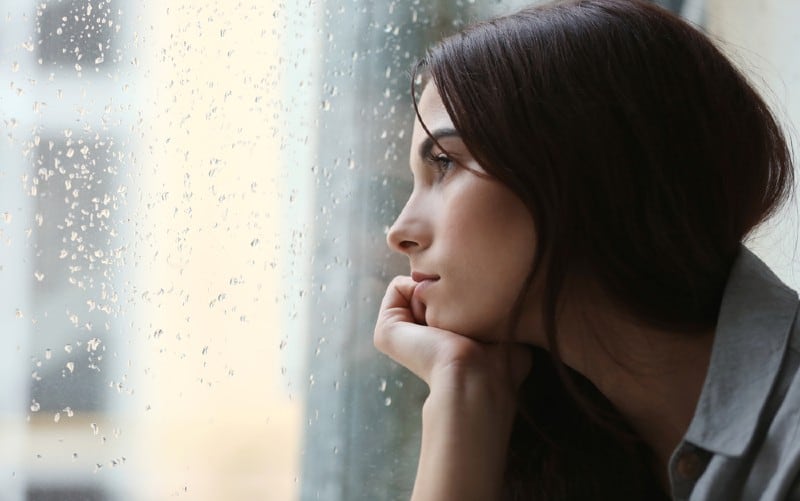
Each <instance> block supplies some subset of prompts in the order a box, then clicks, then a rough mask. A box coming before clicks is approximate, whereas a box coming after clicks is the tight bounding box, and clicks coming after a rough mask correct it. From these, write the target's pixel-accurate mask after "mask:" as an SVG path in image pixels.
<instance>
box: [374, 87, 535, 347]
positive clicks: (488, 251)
mask: <svg viewBox="0 0 800 501" xmlns="http://www.w3.org/2000/svg"><path fill="white" fill-rule="evenodd" d="M419 113H420V115H421V117H422V120H423V121H424V123H425V125H426V126H427V127H428V130H429V131H430V132H431V134H432V135H433V136H434V137H436V139H437V141H438V142H439V144H440V145H441V146H442V148H444V149H445V150H446V152H444V151H441V150H440V149H439V148H438V147H437V146H436V145H435V144H433V142H432V141H431V140H430V138H429V137H428V136H427V134H426V133H425V131H424V130H423V129H422V126H421V125H420V123H419V121H416V122H415V124H414V132H413V136H412V140H411V157H410V166H411V172H412V174H413V177H414V190H413V192H412V193H411V196H410V197H409V199H408V202H407V203H406V205H405V207H404V208H403V211H402V212H401V213H400V216H398V218H397V220H396V221H395V223H394V224H393V225H392V227H391V229H390V230H389V234H388V236H387V241H388V243H389V246H390V247H391V248H392V249H394V250H396V251H398V252H402V253H403V254H405V255H407V256H408V259H409V262H410V264H411V272H412V278H414V280H415V281H417V282H420V285H419V286H417V289H416V290H415V291H414V296H413V298H414V299H413V300H412V307H414V311H415V317H416V318H417V319H418V320H420V321H422V320H423V319H424V321H425V322H426V323H427V324H428V325H430V326H433V327H438V328H441V329H446V330H450V331H453V332H456V333H459V334H462V335H465V336H469V337H473V338H476V339H483V340H492V339H494V340H496V339H499V338H501V337H504V336H505V334H506V332H507V327H508V323H507V321H508V319H509V314H510V312H511V309H512V307H513V305H514V302H515V300H516V298H517V296H518V294H519V293H520V290H521V288H522V286H523V282H524V281H525V278H526V276H527V275H528V272H529V271H530V266H531V263H532V262H533V257H534V250H535V233H534V224H533V219H532V218H531V215H530V212H529V211H528V210H527V208H526V207H525V205H524V204H523V203H522V201H521V200H520V199H519V198H518V197H517V196H516V195H514V194H513V193H512V192H511V190H510V189H508V188H507V187H506V186H505V185H503V184H501V183H500V182H498V181H496V180H494V179H493V178H489V177H481V176H479V175H476V174H475V172H472V171H476V172H480V173H485V171H484V170H483V169H482V168H481V166H480V165H479V164H478V163H477V162H476V161H475V159H473V158H472V156H471V154H470V152H469V151H468V150H467V148H466V146H465V145H464V143H463V142H462V141H461V139H460V138H459V135H458V132H457V131H456V130H455V127H454V126H453V122H452V121H451V120H450V117H449V116H448V114H447V111H446V110H445V108H444V105H443V104H442V101H441V98H440V97H439V95H438V92H437V91H436V88H435V87H434V86H433V85H432V84H429V85H427V86H426V88H425V90H424V91H423V93H422V96H421V97H420V100H419ZM425 278H428V280H425Z"/></svg>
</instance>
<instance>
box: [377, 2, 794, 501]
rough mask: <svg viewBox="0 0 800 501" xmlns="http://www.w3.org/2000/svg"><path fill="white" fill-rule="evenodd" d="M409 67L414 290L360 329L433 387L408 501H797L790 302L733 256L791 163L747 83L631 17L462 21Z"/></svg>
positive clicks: (670, 27) (750, 258) (680, 33)
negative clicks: (412, 79) (371, 332)
mask: <svg viewBox="0 0 800 501" xmlns="http://www.w3.org/2000/svg"><path fill="white" fill-rule="evenodd" d="M415 73H418V74H419V76H420V77H421V81H422V82H423V83H422V85H420V88H421V89H422V92H421V95H420V96H419V98H418V100H417V99H416V94H415V101H414V103H415V108H416V110H417V121H416V123H415V124H414V131H413V137H412V147H411V159H410V165H411V170H412V172H413V176H414V189H413V192H412V194H411V197H410V198H409V200H408V203H407V204H406V206H405V208H404V209H403V211H402V213H401V214H400V216H399V217H398V219H397V221H396V222H395V223H394V225H393V226H392V228H391V229H390V231H389V234H388V243H389V245H390V246H391V247H392V248H393V249H395V250H396V251H398V252H401V253H403V254H405V255H406V256H408V259H409V261H410V265H411V275H410V276H400V277H396V278H395V279H394V280H393V281H392V282H391V283H390V284H389V287H388V289H387V291H386V295H385V297H384V299H383V302H382V305H381V309H380V312H379V317H378V321H377V325H376V328H375V345H376V346H377V348H378V349H379V350H381V351H382V352H384V353H385V354H387V355H388V356H390V357H392V358H393V359H394V360H396V361H397V362H398V363H400V364H402V365H404V366H405V367H407V368H408V369H410V370H411V371H413V372H414V373H415V374H417V375H418V376H419V377H421V378H422V379H423V380H425V382H426V383H427V384H428V385H429V387H430V394H429V396H428V397H427V400H426V401H425V404H424V407H423V423H422V445H421V450H420V458H419V466H418V473H417V478H416V482H415V485H414V491H413V496H412V497H413V499H414V500H415V501H424V500H436V501H446V500H458V501H465V500H480V501H486V500H494V499H526V500H533V499H535V500H554V499H559V500H560V499H595V500H596V499H614V500H620V499H638V500H641V499H648V500H649V499H659V498H667V497H670V498H672V499H693V500H694V499H709V500H710V499H714V500H717V499H724V500H728V499H769V500H778V499H800V477H799V476H800V372H798V370H797V369H798V365H800V325H799V323H798V321H797V315H798V301H797V295H796V293H795V292H794V291H792V290H791V289H789V288H788V287H786V286H785V285H783V284H782V283H781V282H780V281H779V280H778V279H777V278H776V277H775V276H774V275H773V274H772V273H771V272H770V270H769V269H768V268H767V267H766V266H765V265H764V264H763V263H762V262H761V261H760V260H759V259H758V258H757V257H756V256H755V255H753V254H752V253H751V252H750V251H748V250H747V249H746V248H745V247H744V246H743V245H742V241H743V240H744V239H745V237H746V236H747V235H748V234H749V233H750V232H751V231H752V230H753V229H754V228H755V227H756V226H757V225H758V224H759V223H761V222H762V221H764V220H765V219H767V218H768V217H769V216H770V215H771V214H773V213H774V212H775V211H776V209H777V208H778V207H779V206H780V205H781V204H782V203H783V202H784V201H785V200H786V199H788V198H789V196H790V191H791V186H792V182H793V173H792V165H791V160H790V154H789V152H788V150H787V145H786V142H785V140H784V137H783V135H782V132H781V130H780V128H779V126H778V125H777V124H776V121H775V119H774V118H773V116H772V115H771V113H770V111H769V110H768V108H767V106H766V105H765V104H764V102H763V101H762V99H761V98H760V97H759V96H758V95H757V94H756V93H755V92H754V91H753V89H752V88H751V86H750V85H749V84H748V83H747V82H746V80H745V78H744V77H743V76H742V75H741V74H740V73H739V72H738V71H737V70H736V69H735V68H734V67H733V66H732V65H731V63H730V62H729V61H728V60H727V59H726V58H725V57H724V56H723V55H722V54H721V53H720V52H719V51H718V50H717V49H716V48H715V47H714V46H713V44H712V43H710V42H709V40H708V39H707V38H706V37H705V36H704V35H702V34H701V33H699V32H698V31H697V30H696V29H694V28H693V27H691V26H689V25H687V24H686V23H685V22H683V21H681V20H680V19H678V18H676V17H675V16H673V15H671V14H669V13H668V12H666V11H664V10H662V9H660V8H658V7H655V6H653V5H651V4H649V3H646V2H643V1H631V0H573V1H567V2H559V3H555V4H550V5H547V6H543V7H537V8H530V9H526V10H523V11H521V12H519V13H517V14H514V15H511V16H507V17H502V18H498V19H494V20H491V21H488V22H485V23H481V24H478V25H475V26H472V27H470V28H468V29H467V30H466V31H464V32H463V33H460V34H458V35H456V36H453V37H451V38H448V39H445V40H444V41H442V42H441V43H439V44H438V45H437V46H436V47H434V48H433V49H432V50H431V51H430V52H429V54H428V56H427V57H426V58H425V59H424V60H423V61H422V62H421V63H420V64H419V65H418V67H417V72H415ZM413 87H414V86H413V85H412V93H413V92H415V91H414V88H413ZM417 90H419V89H417Z"/></svg>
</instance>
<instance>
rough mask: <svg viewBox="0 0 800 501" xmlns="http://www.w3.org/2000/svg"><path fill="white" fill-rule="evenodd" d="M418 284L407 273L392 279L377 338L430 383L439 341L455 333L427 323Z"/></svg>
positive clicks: (378, 343) (382, 346) (385, 350)
mask: <svg viewBox="0 0 800 501" xmlns="http://www.w3.org/2000/svg"><path fill="white" fill-rule="evenodd" d="M417 285H418V284H417V282H414V281H413V280H412V279H411V278H410V277H405V276H399V277H395V278H394V279H393V280H392V281H391V283H390V284H389V286H388V287H387V288H386V294H385V295H384V297H383V300H382V301H381V309H380V312H379V313H378V321H377V323H376V325H375V333H374V338H373V341H374V343H375V347H376V348H377V349H378V350H380V351H381V352H383V353H384V354H386V355H387V356H389V357H390V358H391V359H393V360H394V361H395V362H397V363H399V364H401V365H403V366H405V367H406V368H407V369H409V370H410V371H411V372H413V373H414V374H416V375H417V376H418V377H419V378H421V379H422V380H424V381H426V382H429V375H430V368H431V367H432V366H433V365H434V364H435V362H434V358H435V357H436V354H437V351H438V349H439V348H438V347H437V344H438V343H441V342H442V339H441V337H442V335H444V336H452V335H454V334H452V333H449V332H447V331H443V330H440V329H434V328H431V327H426V326H425V325H424V316H425V306H424V305H423V304H422V303H421V302H420V301H419V300H418V299H417V298H414V297H413V296H414V289H415V288H416V286H417ZM419 320H422V321H421V322H420V321H419Z"/></svg>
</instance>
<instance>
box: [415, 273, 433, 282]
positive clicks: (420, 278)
mask: <svg viewBox="0 0 800 501" xmlns="http://www.w3.org/2000/svg"><path fill="white" fill-rule="evenodd" d="M411 280H413V281H415V282H422V281H424V280H439V275H431V274H428V273H420V272H418V271H412V272H411Z"/></svg>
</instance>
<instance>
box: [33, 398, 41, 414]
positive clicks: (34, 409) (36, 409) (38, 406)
mask: <svg viewBox="0 0 800 501" xmlns="http://www.w3.org/2000/svg"><path fill="white" fill-rule="evenodd" d="M41 407H42V406H41V405H39V402H37V401H36V400H31V412H39V409H41Z"/></svg>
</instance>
